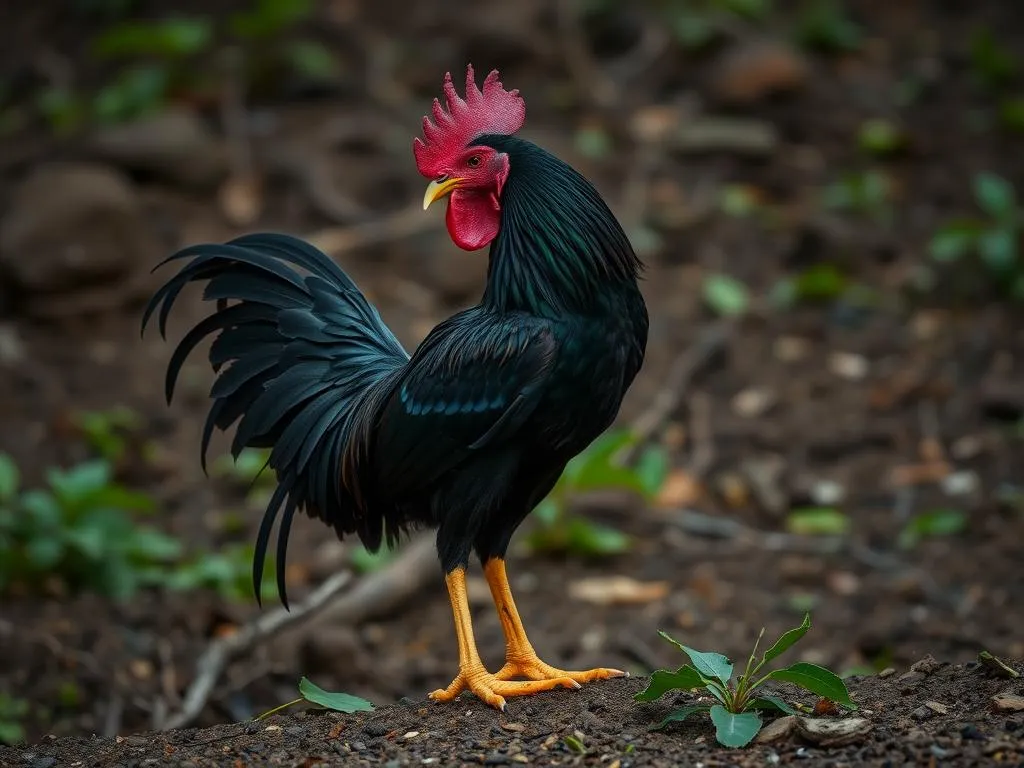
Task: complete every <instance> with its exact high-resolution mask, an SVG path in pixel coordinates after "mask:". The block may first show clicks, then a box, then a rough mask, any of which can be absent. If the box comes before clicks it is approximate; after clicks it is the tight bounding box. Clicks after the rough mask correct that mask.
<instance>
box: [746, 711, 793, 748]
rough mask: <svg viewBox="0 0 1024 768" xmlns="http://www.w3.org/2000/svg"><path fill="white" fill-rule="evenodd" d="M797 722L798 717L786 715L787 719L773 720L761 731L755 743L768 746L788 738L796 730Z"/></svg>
mask: <svg viewBox="0 0 1024 768" xmlns="http://www.w3.org/2000/svg"><path fill="white" fill-rule="evenodd" d="M796 721H797V717H796V715H786V716H785V717H780V718H778V719H777V720H773V721H772V722H770V723H768V725H766V726H765V727H764V728H762V729H761V731H760V733H758V734H757V736H756V737H755V738H754V743H755V744H768V743H770V742H773V741H779V740H781V739H784V738H786V737H787V736H789V735H790V734H791V733H793V731H795V730H796V728H797V722H796Z"/></svg>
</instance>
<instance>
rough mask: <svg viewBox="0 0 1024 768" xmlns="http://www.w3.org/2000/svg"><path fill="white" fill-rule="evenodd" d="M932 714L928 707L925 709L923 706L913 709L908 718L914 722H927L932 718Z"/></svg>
mask: <svg viewBox="0 0 1024 768" xmlns="http://www.w3.org/2000/svg"><path fill="white" fill-rule="evenodd" d="M934 714H935V713H934V712H933V711H932V710H931V709H929V708H928V707H926V706H924V705H921V706H920V707H918V708H917V709H915V710H914V711H913V712H911V713H910V716H911V717H912V718H914V719H915V720H927V719H928V718H930V717H932V716H933V715H934Z"/></svg>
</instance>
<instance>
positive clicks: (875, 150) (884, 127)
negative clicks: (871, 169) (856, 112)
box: [857, 118, 907, 157]
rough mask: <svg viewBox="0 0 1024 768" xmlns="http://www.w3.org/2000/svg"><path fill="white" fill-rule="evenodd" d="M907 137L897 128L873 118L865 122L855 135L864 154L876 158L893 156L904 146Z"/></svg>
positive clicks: (888, 122) (892, 124)
mask: <svg viewBox="0 0 1024 768" xmlns="http://www.w3.org/2000/svg"><path fill="white" fill-rule="evenodd" d="M906 142H907V137H906V135H905V134H904V133H903V131H902V130H901V129H900V128H899V126H897V125H895V124H894V123H892V122H890V121H889V120H883V119H882V118H874V119H872V120H865V121H864V123H862V124H861V126H860V131H859V132H858V134H857V144H858V145H859V146H860V148H861V150H863V151H864V152H866V153H868V154H870V155H874V156H876V157H888V156H890V155H894V154H896V153H897V152H899V151H900V150H901V149H903V147H904V146H906Z"/></svg>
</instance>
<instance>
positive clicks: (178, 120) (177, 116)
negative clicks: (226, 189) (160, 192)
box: [91, 109, 227, 189]
mask: <svg viewBox="0 0 1024 768" xmlns="http://www.w3.org/2000/svg"><path fill="white" fill-rule="evenodd" d="M91 146H92V149H93V151H94V152H95V153H96V154H97V155H98V156H99V157H101V158H103V159H104V160H107V161H109V162H112V163H116V164H118V165H120V166H122V167H124V168H127V169H129V170H131V171H141V172H144V173H149V174H153V175H155V176H158V177H161V178H164V179H166V180H168V181H171V182H175V183H178V184H182V185H184V186H188V187H193V188H198V189H203V188H211V187H213V186H215V185H217V184H218V183H219V182H220V181H221V180H222V179H223V178H224V177H225V175H226V174H227V153H226V152H225V150H224V146H223V145H222V143H221V141H220V140H219V139H218V138H217V137H216V136H215V135H214V134H213V132H212V131H210V129H209V128H208V127H207V126H206V124H205V123H204V122H203V121H202V120H200V119H199V117H197V116H196V114H195V113H194V112H190V111H187V110H183V109H172V110H168V111H166V112H160V113H159V114H155V115H152V116H150V117H144V118H142V119H140V120H136V121H134V122H130V123H125V124H122V125H116V126H112V127H109V128H104V129H103V130H101V131H100V132H98V133H97V134H96V135H95V136H94V137H93V139H92V142H91Z"/></svg>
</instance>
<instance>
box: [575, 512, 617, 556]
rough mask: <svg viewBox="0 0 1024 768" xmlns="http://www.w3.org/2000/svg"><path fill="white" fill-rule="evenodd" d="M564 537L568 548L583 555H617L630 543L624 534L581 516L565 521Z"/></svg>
mask: <svg viewBox="0 0 1024 768" xmlns="http://www.w3.org/2000/svg"><path fill="white" fill-rule="evenodd" d="M566 537H567V548H568V550H569V551H570V552H575V553H577V554H583V555H618V554H621V553H622V552H626V551H628V550H629V547H630V544H631V541H630V538H629V537H628V536H627V535H626V534H624V533H622V532H620V531H617V530H615V529H614V528H609V527H608V526H605V525H598V524H597V523H592V522H590V521H589V520H587V519H586V518H582V517H573V518H570V519H569V520H568V521H567V523H566Z"/></svg>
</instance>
